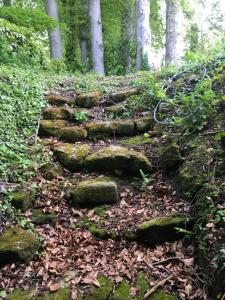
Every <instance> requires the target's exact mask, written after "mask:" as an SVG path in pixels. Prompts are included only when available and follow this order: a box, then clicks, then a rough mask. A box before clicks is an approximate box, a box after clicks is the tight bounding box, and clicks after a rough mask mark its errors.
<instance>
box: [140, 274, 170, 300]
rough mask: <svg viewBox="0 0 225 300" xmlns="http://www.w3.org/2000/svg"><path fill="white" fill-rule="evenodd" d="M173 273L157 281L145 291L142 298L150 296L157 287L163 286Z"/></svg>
mask: <svg viewBox="0 0 225 300" xmlns="http://www.w3.org/2000/svg"><path fill="white" fill-rule="evenodd" d="M172 277H173V275H170V276H168V277H166V278H164V279H163V280H161V281H159V282H158V283H157V284H156V285H155V286H153V288H151V289H150V290H149V291H147V293H145V295H144V299H147V298H148V297H149V296H151V295H152V294H153V293H154V292H155V291H156V290H157V289H158V288H160V287H161V286H163V285H164V284H165V283H166V282H167V281H168V280H170V279H172Z"/></svg>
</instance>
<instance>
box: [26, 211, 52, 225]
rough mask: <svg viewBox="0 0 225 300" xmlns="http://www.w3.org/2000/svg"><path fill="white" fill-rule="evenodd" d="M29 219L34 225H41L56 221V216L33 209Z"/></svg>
mask: <svg viewBox="0 0 225 300" xmlns="http://www.w3.org/2000/svg"><path fill="white" fill-rule="evenodd" d="M30 219H31V222H32V223H33V224H35V225H43V224H48V223H52V222H54V221H55V219H56V215H55V214H49V213H44V212H43V211H42V210H41V209H33V210H32V216H31V217H30Z"/></svg>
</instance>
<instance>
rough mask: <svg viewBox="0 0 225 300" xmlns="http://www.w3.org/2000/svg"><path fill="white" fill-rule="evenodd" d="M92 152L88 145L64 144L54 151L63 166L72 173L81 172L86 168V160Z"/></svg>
mask: <svg viewBox="0 0 225 300" xmlns="http://www.w3.org/2000/svg"><path fill="white" fill-rule="evenodd" d="M89 150H90V146H89V145H88V144H81V145H72V144H67V143H63V144H61V145H59V146H56V147H55V148H54V150H53V152H54V154H55V155H56V157H57V158H58V159H59V161H60V162H61V163H62V165H63V166H64V167H65V168H67V169H68V170H71V171H81V170H83V168H84V159H85V157H86V156H87V154H88V152H89Z"/></svg>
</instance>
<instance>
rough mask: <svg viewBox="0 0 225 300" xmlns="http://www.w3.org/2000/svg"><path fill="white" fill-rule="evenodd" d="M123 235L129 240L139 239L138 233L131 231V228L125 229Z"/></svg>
mask: <svg viewBox="0 0 225 300" xmlns="http://www.w3.org/2000/svg"><path fill="white" fill-rule="evenodd" d="M123 237H124V238H125V239H126V240H127V241H136V240H137V235H136V233H135V232H134V231H131V230H129V229H125V230H124V231H123Z"/></svg>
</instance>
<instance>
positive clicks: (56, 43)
mask: <svg viewBox="0 0 225 300" xmlns="http://www.w3.org/2000/svg"><path fill="white" fill-rule="evenodd" d="M45 4H46V12H47V14H48V15H49V16H50V17H51V18H53V19H55V20H57V21H58V19H59V18H58V6H57V0H45ZM48 35H49V44H50V56H51V58H53V59H60V58H62V39H61V32H60V28H59V27H57V28H56V29H54V30H53V31H49V33H48Z"/></svg>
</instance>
